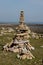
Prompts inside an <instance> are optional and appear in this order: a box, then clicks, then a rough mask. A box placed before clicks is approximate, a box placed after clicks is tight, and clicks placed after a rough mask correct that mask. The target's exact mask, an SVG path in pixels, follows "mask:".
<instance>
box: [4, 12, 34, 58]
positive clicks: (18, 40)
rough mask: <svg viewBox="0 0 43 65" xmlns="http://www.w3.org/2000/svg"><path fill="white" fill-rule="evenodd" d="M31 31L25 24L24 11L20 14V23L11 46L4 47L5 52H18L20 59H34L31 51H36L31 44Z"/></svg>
mask: <svg viewBox="0 0 43 65" xmlns="http://www.w3.org/2000/svg"><path fill="white" fill-rule="evenodd" d="M29 33H30V29H29V28H28V26H27V25H26V24H25V23H24V11H21V12H20V22H19V25H18V26H17V27H16V35H15V36H14V38H13V41H12V42H11V43H10V44H7V45H5V46H4V50H7V51H8V50H9V51H13V52H14V53H15V52H17V53H18V55H17V57H18V58H20V59H25V58H27V59H32V58H34V56H33V55H32V54H31V52H30V51H29V49H30V50H31V49H34V48H33V47H32V46H31V45H30V42H29Z"/></svg>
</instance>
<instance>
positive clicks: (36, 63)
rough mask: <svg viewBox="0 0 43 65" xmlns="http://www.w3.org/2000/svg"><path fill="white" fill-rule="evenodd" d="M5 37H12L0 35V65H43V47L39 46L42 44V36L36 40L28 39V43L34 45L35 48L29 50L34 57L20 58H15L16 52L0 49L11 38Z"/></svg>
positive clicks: (11, 36)
mask: <svg viewBox="0 0 43 65" xmlns="http://www.w3.org/2000/svg"><path fill="white" fill-rule="evenodd" d="M7 37H9V38H13V35H3V36H0V65H43V64H42V59H43V48H41V47H40V46H42V45H43V39H42V38H41V39H38V40H36V39H30V44H31V45H32V46H34V47H35V50H34V51H31V52H32V53H33V55H34V56H35V59H32V60H27V59H25V60H20V59H17V58H16V55H17V54H15V53H13V52H6V51H3V50H2V47H3V45H5V44H6V43H9V42H10V41H11V39H8V38H7Z"/></svg>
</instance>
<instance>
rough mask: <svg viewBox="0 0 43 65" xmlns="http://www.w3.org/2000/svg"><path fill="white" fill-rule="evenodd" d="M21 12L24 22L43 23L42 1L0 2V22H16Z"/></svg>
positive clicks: (17, 0)
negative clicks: (22, 12)
mask: <svg viewBox="0 0 43 65" xmlns="http://www.w3.org/2000/svg"><path fill="white" fill-rule="evenodd" d="M21 10H23V11H24V14H25V22H31V23H32V22H34V23H43V0H0V22H18V21H19V15H20V14H19V13H20V11H21Z"/></svg>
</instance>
